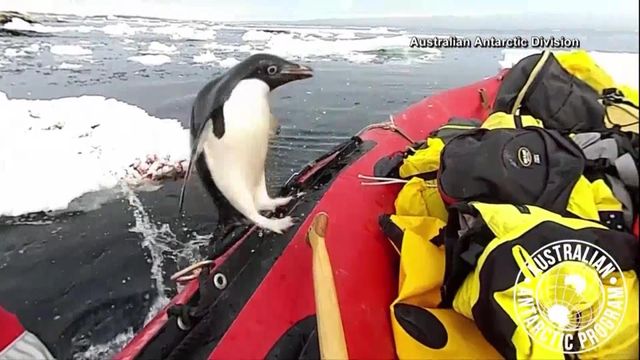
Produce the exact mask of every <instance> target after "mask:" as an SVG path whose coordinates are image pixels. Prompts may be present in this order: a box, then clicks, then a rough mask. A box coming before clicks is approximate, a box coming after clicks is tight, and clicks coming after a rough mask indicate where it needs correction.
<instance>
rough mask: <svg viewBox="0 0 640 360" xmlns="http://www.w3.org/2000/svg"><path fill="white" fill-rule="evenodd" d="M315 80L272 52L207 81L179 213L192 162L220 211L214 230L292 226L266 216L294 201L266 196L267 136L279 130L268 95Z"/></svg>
mask: <svg viewBox="0 0 640 360" xmlns="http://www.w3.org/2000/svg"><path fill="white" fill-rule="evenodd" d="M312 76H313V70H312V69H311V68H309V67H307V66H303V65H300V64H296V63H293V62H290V61H287V60H285V59H282V58H280V57H278V56H275V55H271V54H264V53H261V54H254V55H251V56H249V57H248V58H246V59H245V60H244V61H242V62H240V63H238V64H236V65H235V66H234V67H232V68H231V69H229V70H228V71H227V72H226V73H224V74H223V75H221V76H219V77H217V78H216V79H214V80H212V81H210V82H209V83H207V84H206V85H205V86H204V87H203V88H202V89H201V90H200V91H199V92H198V94H197V95H196V98H195V100H194V102H193V106H192V108H191V120H190V124H189V127H190V134H191V157H190V159H189V165H188V167H187V172H186V174H185V177H184V182H183V184H182V190H181V193H180V200H179V209H178V211H179V212H180V213H182V207H183V204H184V195H185V189H186V185H187V181H188V179H189V175H190V174H191V171H192V167H193V165H194V164H195V167H196V170H197V173H198V176H199V178H200V180H201V182H202V184H203V185H204V187H205V188H206V190H207V192H208V193H209V195H210V196H211V198H212V199H213V202H214V204H215V205H216V206H217V207H218V230H219V229H220V228H221V226H222V227H226V228H228V227H229V226H230V225H232V224H233V223H234V222H235V223H237V222H238V221H240V222H242V221H245V222H246V221H247V220H248V221H249V222H250V223H253V224H255V225H257V226H258V227H260V228H262V229H266V230H270V231H272V232H275V233H278V234H282V233H283V232H284V231H286V230H287V229H288V228H289V227H291V226H292V225H293V219H292V218H291V217H290V216H287V217H284V218H267V217H265V216H263V215H262V214H260V211H274V210H275V209H276V208H278V207H280V206H283V205H286V204H288V203H289V202H290V201H291V199H292V197H276V198H272V197H270V196H269V194H268V192H267V184H266V178H265V161H266V158H267V151H268V147H269V138H270V137H272V136H275V134H276V133H277V131H278V120H277V119H276V117H274V116H273V114H271V109H270V105H269V94H270V92H271V91H273V90H274V89H276V88H278V87H280V86H282V85H284V84H287V83H289V82H292V81H297V80H302V79H306V78H310V77H312Z"/></svg>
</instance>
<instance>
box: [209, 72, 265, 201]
mask: <svg viewBox="0 0 640 360" xmlns="http://www.w3.org/2000/svg"><path fill="white" fill-rule="evenodd" d="M223 114H224V127H225V131H224V135H223V136H222V137H221V138H220V139H218V138H216V137H215V136H214V134H213V131H212V129H211V128H210V126H208V127H207V128H205V131H204V133H203V150H204V152H205V155H206V158H207V165H208V166H209V170H210V171H211V175H212V177H213V180H214V182H215V183H216V184H218V186H219V187H225V185H224V184H225V183H230V182H235V183H236V184H237V186H233V190H232V192H235V191H249V192H253V191H254V189H255V188H256V187H257V186H258V185H259V182H260V180H261V177H262V176H263V174H264V163H265V160H266V157H267V150H268V147H269V121H270V118H271V109H270V106H269V86H268V85H267V84H266V83H264V82H262V81H260V80H256V79H251V80H242V81H241V82H240V83H239V84H238V85H237V86H236V87H235V88H234V90H233V91H232V92H231V96H230V97H229V99H228V100H227V101H226V102H225V104H224V107H223ZM230 191H231V189H230ZM229 196H230V197H233V195H232V194H229Z"/></svg>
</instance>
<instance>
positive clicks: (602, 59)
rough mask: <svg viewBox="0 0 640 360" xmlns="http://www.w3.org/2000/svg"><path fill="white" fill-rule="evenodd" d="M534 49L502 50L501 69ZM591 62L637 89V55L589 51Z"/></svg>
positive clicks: (534, 51) (511, 64) (619, 81)
mask: <svg viewBox="0 0 640 360" xmlns="http://www.w3.org/2000/svg"><path fill="white" fill-rule="evenodd" d="M540 51H541V50H534V49H530V50H529V49H527V50H525V49H518V50H516V49H507V50H502V60H500V61H499V64H500V67H501V68H502V69H506V68H511V67H512V66H513V65H515V64H516V63H517V62H518V61H520V60H521V59H523V58H525V57H527V56H529V55H532V54H535V53H539V52H540ZM589 55H591V57H593V60H594V61H595V62H596V63H597V64H598V66H600V67H601V68H602V69H603V70H604V71H606V72H607V73H608V74H609V75H611V77H612V78H613V80H614V81H615V82H616V83H617V84H625V85H629V86H632V87H634V88H638V64H639V61H638V60H639V59H640V55H639V54H638V53H623V52H604V51H589Z"/></svg>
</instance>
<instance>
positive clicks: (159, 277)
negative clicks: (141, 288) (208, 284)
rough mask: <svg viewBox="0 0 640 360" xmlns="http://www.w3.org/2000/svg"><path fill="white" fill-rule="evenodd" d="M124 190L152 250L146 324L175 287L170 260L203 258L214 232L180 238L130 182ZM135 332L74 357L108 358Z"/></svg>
mask: <svg viewBox="0 0 640 360" xmlns="http://www.w3.org/2000/svg"><path fill="white" fill-rule="evenodd" d="M121 191H122V193H123V195H124V197H125V199H126V201H127V202H128V203H129V207H130V208H131V209H132V211H133V217H134V219H135V223H134V224H133V226H132V227H131V228H130V229H129V231H130V232H133V233H137V234H139V235H140V238H141V240H142V241H141V243H140V245H141V246H142V247H143V248H144V249H146V250H147V251H148V252H149V259H148V261H149V263H150V264H151V279H152V280H153V284H154V288H155V289H156V293H157V295H156V298H155V299H154V300H153V302H152V303H151V306H150V308H149V311H148V313H147V316H146V317H145V320H144V324H145V325H146V324H147V323H149V321H151V320H152V319H153V318H154V317H155V316H156V314H157V313H158V311H160V310H161V309H162V308H163V307H165V306H166V305H167V304H168V303H169V301H170V299H169V297H168V294H169V293H170V290H172V289H171V287H170V285H167V284H168V283H169V277H168V276H166V275H167V274H166V272H165V270H164V269H165V266H166V264H167V262H168V260H170V261H171V262H173V263H174V264H185V263H193V262H196V261H198V260H201V258H200V249H202V248H203V247H206V246H207V245H208V244H209V241H210V239H211V235H197V234H196V235H195V236H194V238H193V240H191V241H189V242H187V243H183V242H180V241H179V240H178V239H177V238H176V235H175V234H174V232H173V231H172V230H171V227H170V226H169V224H166V223H158V222H154V221H152V216H151V214H150V212H149V211H148V210H147V209H145V207H144V205H143V204H142V201H141V200H140V198H139V197H138V195H137V194H136V193H135V192H134V191H133V190H132V189H131V188H130V187H129V186H127V185H126V184H124V183H123V184H121ZM169 284H170V283H169ZM134 335H135V333H134V329H133V328H128V329H126V330H125V331H123V332H122V333H120V334H118V335H116V336H115V337H114V338H113V339H112V340H110V341H108V342H106V343H104V344H93V345H91V346H89V348H88V349H87V350H86V351H85V352H83V353H79V354H75V355H74V360H89V359H104V358H109V357H111V356H113V355H114V354H115V353H116V352H118V351H120V349H122V348H123V347H124V346H125V345H126V344H127V343H128V342H129V341H131V339H132V338H133V337H134Z"/></svg>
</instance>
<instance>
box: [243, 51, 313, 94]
mask: <svg viewBox="0 0 640 360" xmlns="http://www.w3.org/2000/svg"><path fill="white" fill-rule="evenodd" d="M239 65H240V64H239ZM242 66H247V67H248V68H249V69H248V70H249V71H248V72H247V73H248V74H247V75H246V77H245V79H260V80H262V81H264V82H265V83H267V84H268V85H269V88H270V89H271V90H273V89H275V88H277V87H279V86H281V85H284V84H286V83H288V82H291V81H296V80H302V79H306V78H310V77H312V76H313V70H312V69H311V68H310V67H307V66H304V65H300V64H296V63H293V62H290V61H287V60H285V59H283V58H281V57H278V56H275V55H271V54H255V55H251V56H250V57H248V58H247V59H246V60H245V61H243V64H242Z"/></svg>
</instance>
